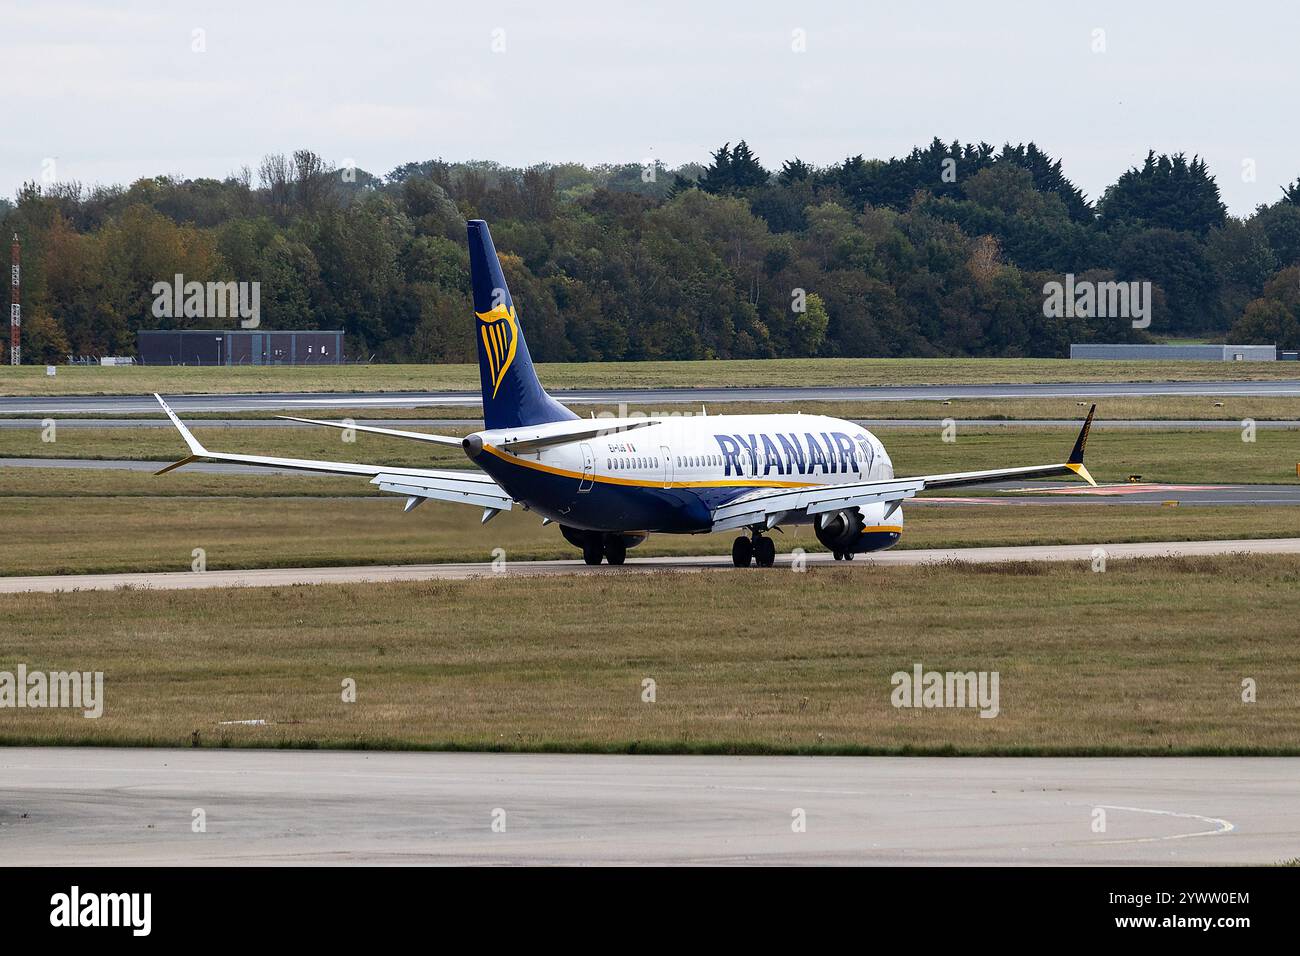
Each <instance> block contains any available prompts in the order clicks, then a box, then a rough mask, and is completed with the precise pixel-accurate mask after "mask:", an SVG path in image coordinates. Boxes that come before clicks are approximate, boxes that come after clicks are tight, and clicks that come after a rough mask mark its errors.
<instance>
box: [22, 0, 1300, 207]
mask: <svg viewBox="0 0 1300 956" xmlns="http://www.w3.org/2000/svg"><path fill="white" fill-rule="evenodd" d="M196 30H200V31H203V33H202V34H201V35H200V37H201V41H202V45H205V46H206V50H205V51H204V52H195V50H194V47H195V46H197V45H200V40H198V39H196V34H195V31H196ZM797 30H798V31H803V36H804V37H806V50H805V51H804V52H796V51H795V50H794V49H792V47H793V46H794V45H796V42H797V35H796V33H795V31H797ZM1096 31H1104V36H1103V35H1102V34H1099V33H1097V32H1096ZM1099 43H1104V52H1097V51H1094V46H1096V45H1098V44H1099ZM502 44H504V50H503V51H501V52H495V51H494V45H495V46H497V47H500V46H501V45H502ZM1298 49H1300V4H1296V3H1293V2H1285V3H1284V2H1253V3H1238V4H1210V3H1194V2H1169V3H1136V2H1131V0H1130V2H1129V3H1095V2H1081V3H1071V4H1057V3H1049V2H1043V3H1031V2H1025V3H1012V2H998V0H991V2H984V3H973V2H970V0H965V2H955V3H930V4H923V3H897V2H891V3H881V2H816V0H807V2H805V0H800V2H784V3H764V2H745V3H741V2H736V3H702V2H699V0H696V2H691V3H681V4H676V3H660V4H651V3H645V4H632V3H626V4H622V3H618V2H614V0H603V2H599V3H563V2H551V3H541V2H534V3H529V4H523V3H518V4H511V3H490V2H481V0H475V2H464V3H454V4H452V3H432V2H429V3H416V2H409V3H408V2H382V0H380V2H373V0H369V2H368V0H348V2H342V3H334V2H314V3H310V4H308V3H301V4H292V5H291V4H289V3H278V2H276V0H262V2H258V3H245V2H242V0H223V2H218V3H188V2H183V0H182V2H170V3H133V4H108V3H73V2H61V0H40V2H32V3H27V2H19V3H14V2H12V0H0V77H3V80H2V81H0V94H2V95H0V117H3V122H4V126H3V132H0V195H5V196H12V195H13V193H14V191H15V190H16V188H17V187H18V185H19V184H20V183H21V182H23V181H25V180H33V179H35V180H38V181H39V180H40V179H41V177H42V175H43V174H44V175H46V176H49V175H51V174H52V175H54V176H55V177H57V178H58V179H77V180H81V181H82V182H84V183H87V184H92V183H110V182H120V183H129V182H131V181H132V180H134V179H137V178H139V177H141V176H152V175H158V174H163V173H169V174H173V175H178V176H182V177H198V176H215V177H222V176H225V175H227V174H229V173H231V172H232V171H234V170H236V169H238V168H239V167H240V166H242V165H245V164H247V165H249V166H251V167H253V168H254V169H255V168H256V166H257V162H258V160H259V159H260V157H261V156H262V155H263V154H265V153H268V152H288V151H291V150H293V149H295V148H298V147H303V146H306V147H309V148H311V149H314V150H315V151H316V152H318V153H320V154H322V155H323V156H325V157H326V158H327V159H328V160H330V161H333V162H335V163H337V164H340V165H342V164H344V163H345V161H347V160H353V161H355V162H356V164H357V165H359V166H360V167H362V168H364V169H368V170H370V171H372V172H375V173H378V174H383V173H386V172H388V171H389V170H391V169H392V168H393V167H394V166H397V165H398V164H400V163H403V162H407V161H412V160H415V161H418V160H424V159H431V158H434V157H442V158H444V159H448V160H462V159H494V160H498V161H500V162H502V163H506V164H510V165H527V164H532V163H537V162H560V161H566V160H577V161H581V162H584V163H589V164H590V163H600V162H627V161H632V162H640V161H642V160H644V159H646V158H650V157H654V158H658V159H660V160H662V161H663V162H665V163H667V164H669V165H670V166H674V165H677V164H679V163H683V162H688V161H707V159H708V154H709V151H710V150H711V149H713V148H715V147H716V146H718V145H719V144H721V143H722V142H723V141H731V142H733V143H734V142H735V141H736V140H739V139H742V138H743V139H746V140H747V141H748V142H749V144H750V146H751V147H752V148H753V149H754V151H755V152H756V153H757V154H758V156H759V157H760V159H762V160H763V162H764V164H765V165H766V166H768V167H769V168H772V169H776V168H779V167H780V164H781V161H782V160H783V159H787V158H790V157H793V156H795V155H798V156H800V157H801V158H803V159H804V160H807V161H809V162H813V163H816V164H825V163H831V162H836V161H838V160H840V159H843V158H844V157H845V156H847V155H850V154H856V153H863V154H865V155H866V156H868V157H882V158H883V157H888V156H891V155H897V154H901V153H903V152H905V151H907V150H908V149H909V148H910V147H911V146H912V145H913V144H924V143H926V142H928V141H929V140H930V138H931V137H932V136H935V135H938V136H940V137H941V138H943V139H944V140H951V139H954V138H958V139H961V140H962V141H963V142H968V141H980V140H985V141H988V142H990V143H993V144H995V145H1001V144H1002V143H1003V142H1006V141H1011V142H1027V141H1029V140H1031V139H1032V140H1034V141H1036V142H1037V143H1038V144H1039V145H1040V146H1042V147H1043V148H1045V149H1046V150H1047V151H1048V152H1049V153H1051V154H1052V155H1053V156H1056V157H1060V158H1062V159H1063V160H1064V162H1065V172H1066V174H1067V175H1068V176H1069V177H1070V178H1071V179H1072V180H1074V182H1075V183H1076V184H1078V185H1079V186H1080V188H1082V189H1083V190H1084V191H1085V192H1086V193H1087V195H1088V197H1089V198H1090V199H1095V198H1096V197H1097V196H1098V195H1099V194H1100V192H1101V190H1102V189H1104V188H1105V187H1106V186H1107V185H1108V184H1109V183H1111V182H1113V181H1114V180H1115V179H1116V178H1117V177H1118V176H1119V174H1120V173H1122V172H1123V171H1124V170H1125V169H1126V168H1128V167H1129V166H1131V165H1133V164H1135V163H1138V162H1140V161H1141V159H1142V158H1143V157H1144V156H1145V154H1146V151H1147V149H1148V148H1154V149H1156V150H1157V151H1160V152H1175V151H1184V152H1187V153H1188V154H1191V153H1199V154H1201V155H1202V156H1204V157H1205V158H1206V160H1207V161H1208V162H1209V164H1210V168H1211V170H1212V171H1213V172H1214V174H1215V175H1216V176H1217V178H1218V181H1219V186H1220V188H1221V189H1222V191H1223V196H1224V200H1225V201H1226V202H1227V204H1228V206H1229V209H1230V210H1231V211H1232V212H1233V213H1234V214H1237V215H1244V214H1247V213H1249V212H1250V210H1251V209H1253V208H1254V206H1255V205H1256V204H1257V203H1260V202H1272V201H1274V200H1275V199H1277V198H1278V196H1279V195H1280V191H1279V186H1280V185H1281V184H1283V183H1285V182H1289V181H1291V180H1293V179H1295V178H1296V177H1297V176H1298V175H1300V121H1298V120H1300V116H1298V114H1297V110H1296V105H1295V104H1296V99H1295V96H1296V91H1297V89H1300V55H1298V54H1297V50H1298ZM1246 161H1253V164H1254V171H1255V176H1254V181H1253V182H1252V181H1248V178H1247V177H1248V171H1247V173H1245V174H1244V173H1243V163H1245V162H1246Z"/></svg>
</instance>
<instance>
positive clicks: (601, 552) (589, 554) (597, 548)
mask: <svg viewBox="0 0 1300 956" xmlns="http://www.w3.org/2000/svg"><path fill="white" fill-rule="evenodd" d="M603 557H605V549H604V548H603V547H601V542H600V540H599V539H597V540H595V541H588V542H586V543H585V544H584V545H583V546H582V560H584V561H586V562H587V563H588V564H600V561H601V559H602V558H603Z"/></svg>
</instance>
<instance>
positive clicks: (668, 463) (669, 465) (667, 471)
mask: <svg viewBox="0 0 1300 956" xmlns="http://www.w3.org/2000/svg"><path fill="white" fill-rule="evenodd" d="M659 457H660V458H662V459H663V460H664V487H665V488H671V487H672V486H673V453H672V452H671V451H669V450H668V446H667V445H660V446H659Z"/></svg>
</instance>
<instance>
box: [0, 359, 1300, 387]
mask: <svg viewBox="0 0 1300 956" xmlns="http://www.w3.org/2000/svg"><path fill="white" fill-rule="evenodd" d="M538 374H539V376H540V377H541V379H542V382H543V383H544V384H545V385H546V386H547V388H551V389H569V388H696V387H700V386H708V387H712V388H725V387H737V388H743V387H746V386H754V385H786V386H789V385H955V384H970V385H975V384H984V383H1025V382H1105V381H1116V380H1119V381H1133V382H1151V381H1218V380H1225V381H1247V380H1276V379H1293V378H1297V377H1300V366H1295V365H1292V364H1291V363H1289V362H1082V361H1079V362H1076V361H1071V360H1069V359H769V360H738V361H696V362H602V363H586V364H582V363H565V364H543V365H539V366H538ZM478 387H479V378H478V367H477V366H475V365H342V366H328V367H305V366H297V367H265V366H260V367H249V366H245V367H242V368H188V367H185V368H182V367H174V366H172V367H161V366H148V367H146V366H124V367H121V368H117V367H100V366H89V367H81V366H76V367H74V366H65V367H60V368H59V370H58V374H57V375H56V376H54V377H50V376H47V375H46V374H45V368H44V367H43V366H24V367H19V368H16V369H15V368H10V367H4V368H2V369H0V394H2V395H124V394H145V393H148V392H164V393H166V392H170V393H172V394H181V393H188V394H194V393H208V394H212V393H235V392H321V391H340V392H348V391H358V392H375V391H425V390H433V389H458V390H465V391H477V390H478Z"/></svg>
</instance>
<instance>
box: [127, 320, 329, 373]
mask: <svg viewBox="0 0 1300 956" xmlns="http://www.w3.org/2000/svg"><path fill="white" fill-rule="evenodd" d="M136 353H137V355H138V361H139V362H140V364H142V365H338V364H340V363H341V362H342V361H343V333H342V332H315V331H302V332H268V331H263V330H261V329H257V330H252V329H158V330H151V331H145V332H137V333H136Z"/></svg>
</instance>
